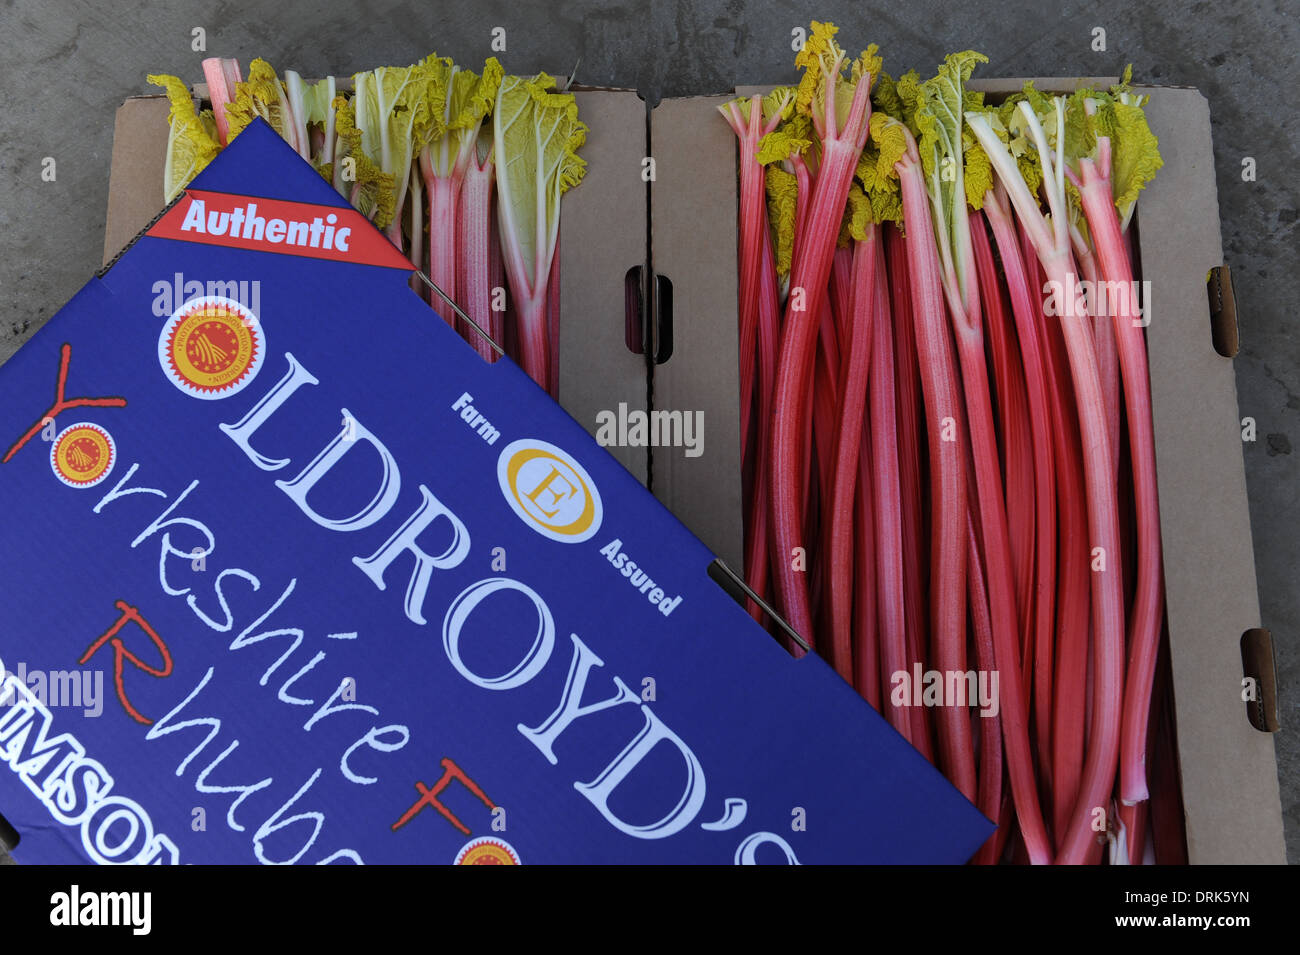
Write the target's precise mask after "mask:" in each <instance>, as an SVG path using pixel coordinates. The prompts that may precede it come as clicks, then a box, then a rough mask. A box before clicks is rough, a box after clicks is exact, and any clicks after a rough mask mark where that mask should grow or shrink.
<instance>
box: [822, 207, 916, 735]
mask: <svg viewBox="0 0 1300 955" xmlns="http://www.w3.org/2000/svg"><path fill="white" fill-rule="evenodd" d="M878 235H879V230H878V229H877V227H876V226H875V225H873V224H870V223H868V225H867V238H866V239H865V240H857V241H855V242H854V246H853V278H852V295H851V296H850V299H851V302H852V305H851V307H850V312H851V317H850V321H849V322H848V323H847V325H848V327H847V329H846V331H847V334H848V336H849V341H848V342H847V348H848V359H847V364H846V373H845V375H844V377H843V379H842V384H843V387H842V388H841V390H840V395H839V413H838V423H839V427H838V436H837V438H836V441H835V446H834V474H833V478H832V490H831V506H830V512H829V515H828V520H827V521H826V525H825V527H824V528H823V529H824V531H825V533H826V534H828V535H829V537H830V563H829V573H830V611H831V613H830V617H831V621H830V623H831V625H830V631H831V654H830V662H831V665H832V666H834V667H835V669H836V670H837V671H838V672H839V674H840V675H841V676H842V677H844V678H845V679H846V680H848V681H849V682H853V654H852V646H853V606H854V599H855V594H854V590H855V588H854V585H853V540H854V534H853V524H854V521H853V509H854V508H853V499H854V490H855V488H856V487H857V479H858V463H859V461H858V459H859V454H858V449H859V446H860V443H861V440H862V418H863V410H864V406H865V404H866V397H867V376H868V373H869V372H870V370H871V351H872V347H871V346H872V339H873V336H874V334H875V331H874V328H873V325H875V324H876V323H878V322H879V321H881V320H882V319H883V316H881V315H879V313H878V312H877V307H878V304H879V302H878V298H877V294H876V284H877V278H876V264H877V262H876V258H877V257H876V247H877V245H878V238H877V237H878ZM891 384H892V382H891ZM866 502H867V505H868V507H867V509H868V510H869V509H870V506H871V498H870V496H867V497H866ZM867 589H868V590H872V591H873V587H872V583H871V580H870V578H868V579H867ZM873 592H874V591H873ZM856 598H857V600H858V602H859V603H861V602H863V601H864V600H865V595H864V593H863V592H862V591H860V590H859V592H858V593H857V594H856ZM872 616H873V617H874V614H873V615H872ZM871 627H872V628H873V629H874V627H875V620H874V619H872V620H871ZM895 663H896V666H895V667H894V668H893V669H890V668H889V667H886V672H888V673H893V672H894V670H895V669H901V668H902V666H901V664H902V655H901V653H900V654H899V657H898V659H897V660H896V661H895ZM872 689H874V690H875V691H877V693H878V691H879V685H878V684H877V686H876V687H874V688H872ZM890 709H891V718H893V717H894V713H893V710H894V708H892V707H891V708H890Z"/></svg>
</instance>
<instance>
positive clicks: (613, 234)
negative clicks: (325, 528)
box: [104, 83, 734, 484]
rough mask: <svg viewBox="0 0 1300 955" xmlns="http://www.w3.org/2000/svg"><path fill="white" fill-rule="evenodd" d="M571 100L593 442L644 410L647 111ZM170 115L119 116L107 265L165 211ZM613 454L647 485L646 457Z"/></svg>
mask: <svg viewBox="0 0 1300 955" xmlns="http://www.w3.org/2000/svg"><path fill="white" fill-rule="evenodd" d="M347 85H349V84H348V83H342V84H341V86H344V87H345V86H347ZM193 92H194V95H195V98H196V100H198V101H200V102H201V101H202V99H203V97H204V96H206V94H207V87H206V85H205V84H198V85H196V86H195V87H193ZM574 95H575V96H576V97H577V100H578V114H579V116H580V117H581V118H582V120H583V121H584V122H585V123H586V124H587V125H588V126H589V127H590V132H589V133H588V136H587V142H586V145H585V146H584V147H583V148H582V153H581V154H582V156H583V158H585V159H586V160H587V174H586V177H585V179H584V180H583V182H582V185H581V186H580V187H579V188H577V189H574V190H572V191H571V192H569V193H567V194H566V196H565V198H564V207H563V215H562V216H561V228H560V262H561V269H560V281H561V289H560V295H561V312H562V313H563V315H564V321H563V322H561V325H560V384H559V400H560V404H561V405H563V406H564V408H565V410H566V411H568V412H569V414H571V415H572V416H573V417H574V418H575V419H576V420H578V421H579V422H581V423H582V425H583V426H584V427H585V428H586V429H587V430H588V431H589V432H591V433H592V434H593V435H594V434H595V433H596V430H597V423H596V414H597V413H598V412H600V411H603V410H609V411H612V412H617V411H618V408H619V405H620V403H621V404H625V405H626V406H627V408H628V410H629V411H638V410H639V411H645V409H646V374H645V359H644V357H643V356H642V355H639V354H635V353H633V352H632V351H630V350H629V349H628V348H627V346H626V345H625V344H624V285H623V278H624V275H625V274H626V273H627V270H628V269H629V268H633V267H635V266H643V265H644V264H645V258H646V226H645V221H646V190H645V184H644V182H643V181H642V180H641V160H642V157H644V156H645V155H646V152H647V150H646V146H645V138H646V115H645V102H644V101H643V100H642V99H641V98H640V97H638V96H637V94H636V93H634V92H631V91H627V90H596V89H583V90H575V91H574ZM167 112H168V105H167V99H166V98H165V97H163V96H133V97H131V98H130V99H128V100H126V102H124V103H123V104H122V105H121V106H120V107H119V108H118V111H117V121H116V124H115V127H114V133H113V164H112V170H111V173H110V179H109V193H108V219H107V226H106V228H105V235H104V261H105V262H108V261H109V260H110V259H112V258H113V257H114V256H115V255H117V253H118V252H119V251H121V249H122V248H123V247H124V246H125V245H126V244H127V243H128V242H130V241H131V239H132V238H133V237H134V236H135V235H136V234H137V233H138V232H139V231H140V230H141V229H142V228H144V226H145V225H147V224H148V223H149V221H150V220H151V219H152V218H153V217H154V216H155V215H157V214H158V213H159V212H160V211H161V210H162V208H163V204H164V203H163V187H162V183H163V169H164V160H165V157H166V151H167ZM733 281H734V279H733ZM733 297H734V292H733ZM609 451H610V453H611V454H613V455H614V457H615V458H617V459H618V461H619V462H620V463H621V464H622V465H623V466H624V467H625V468H627V469H628V470H629V471H630V472H632V474H633V475H635V476H636V478H637V480H639V481H641V482H642V483H643V484H644V483H645V482H646V475H647V471H648V467H649V455H648V449H647V448H645V447H610V448H609Z"/></svg>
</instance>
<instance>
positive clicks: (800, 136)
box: [758, 113, 814, 165]
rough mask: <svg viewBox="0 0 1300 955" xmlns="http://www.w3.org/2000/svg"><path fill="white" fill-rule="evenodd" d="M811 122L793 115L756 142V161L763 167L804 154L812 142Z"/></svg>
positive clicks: (801, 114)
mask: <svg viewBox="0 0 1300 955" xmlns="http://www.w3.org/2000/svg"><path fill="white" fill-rule="evenodd" d="M813 138H814V136H813V130H812V121H811V120H810V119H809V118H808V116H807V115H806V114H804V113H795V114H793V115H792V116H790V117H789V118H788V119H786V120H784V121H783V122H782V123H781V125H779V126H777V128H776V129H774V130H772V131H771V132H770V133H768V134H767V135H766V136H764V137H763V138H762V139H760V140H759V141H758V161H759V162H760V163H762V164H763V165H769V164H771V163H776V162H780V161H781V160H783V159H789V158H790V157H791V156H794V155H796V154H800V155H802V154H803V153H806V152H807V151H808V149H809V147H810V146H811V145H812V142H813Z"/></svg>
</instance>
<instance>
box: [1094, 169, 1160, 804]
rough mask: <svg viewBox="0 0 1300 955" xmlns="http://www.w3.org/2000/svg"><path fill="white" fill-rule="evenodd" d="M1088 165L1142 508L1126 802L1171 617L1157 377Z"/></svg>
mask: <svg viewBox="0 0 1300 955" xmlns="http://www.w3.org/2000/svg"><path fill="white" fill-rule="evenodd" d="M1080 167H1081V170H1080V171H1081V175H1082V181H1081V183H1080V190H1079V191H1080V195H1081V196H1082V199H1083V208H1084V214H1085V215H1086V216H1087V219H1088V229H1089V231H1090V232H1091V233H1092V237H1093V242H1094V243H1095V245H1096V249H1097V256H1098V258H1099V259H1100V260H1101V263H1100V264H1101V273H1102V277H1103V279H1104V280H1105V282H1106V287H1107V288H1109V289H1116V290H1118V291H1119V301H1118V302H1115V301H1107V302H1106V303H1105V307H1104V308H1103V309H1102V310H1101V311H1102V316H1103V318H1105V317H1106V316H1107V315H1109V316H1110V317H1111V319H1112V320H1113V327H1114V330H1115V343H1116V345H1117V348H1118V352H1119V362H1120V370H1121V372H1122V374H1123V379H1124V404H1125V407H1126V409H1127V411H1128V434H1129V452H1130V455H1131V457H1132V461H1133V493H1134V499H1135V505H1136V510H1137V568H1136V569H1137V589H1136V591H1135V594H1134V598H1133V608H1132V614H1131V616H1130V619H1129V651H1128V659H1129V666H1128V675H1127V685H1126V687H1125V692H1124V710H1123V729H1122V731H1121V739H1120V753H1121V757H1120V798H1121V799H1122V800H1123V801H1124V802H1126V803H1134V802H1140V801H1142V800H1144V799H1146V798H1148V796H1149V790H1148V787H1147V783H1146V768H1145V764H1146V739H1147V732H1146V730H1147V724H1148V720H1149V717H1150V711H1151V690H1152V684H1153V681H1154V678H1155V668H1156V657H1157V655H1158V652H1159V648H1160V627H1161V621H1162V620H1163V618H1164V588H1163V581H1162V568H1161V553H1160V503H1159V491H1158V485H1157V482H1156V456H1155V435H1154V431H1153V425H1152V418H1151V383H1150V378H1149V377H1148V370H1147V355H1146V346H1145V343H1144V342H1143V340H1142V326H1141V324H1139V323H1140V322H1141V321H1142V320H1141V319H1140V317H1139V315H1138V309H1137V303H1136V301H1135V296H1134V294H1133V274H1132V268H1131V266H1130V264H1129V257H1128V253H1127V250H1126V248H1125V246H1124V239H1123V236H1122V235H1121V233H1120V228H1119V218H1118V216H1117V214H1116V212H1115V204H1114V201H1113V199H1112V197H1111V185H1110V177H1109V175H1106V174H1104V172H1101V171H1099V170H1098V169H1097V168H1096V167H1094V166H1093V164H1092V163H1091V162H1089V161H1088V160H1084V161H1083V162H1082V163H1081V164H1080Z"/></svg>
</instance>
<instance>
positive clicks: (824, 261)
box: [768, 81, 871, 645]
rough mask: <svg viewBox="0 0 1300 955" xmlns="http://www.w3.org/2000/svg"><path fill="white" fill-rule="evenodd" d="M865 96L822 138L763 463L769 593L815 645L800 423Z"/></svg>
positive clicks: (862, 134)
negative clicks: (768, 507) (800, 554)
mask: <svg viewBox="0 0 1300 955" xmlns="http://www.w3.org/2000/svg"><path fill="white" fill-rule="evenodd" d="M869 94H870V84H869V83H867V82H865V81H864V82H860V83H859V84H858V85H857V87H856V88H855V90H854V95H853V101H852V104H851V107H850V110H849V117H848V120H847V122H846V123H845V126H844V129H843V130H841V131H840V133H839V134H838V135H837V134H835V133H834V132H830V133H828V135H827V136H826V138H825V139H824V140H823V142H822V157H821V167H820V169H819V170H818V174H817V184H816V185H815V186H814V187H813V195H812V203H811V205H810V207H809V210H808V218H807V220H806V224H805V229H804V235H803V241H802V243H801V247H800V248H799V250H798V255H797V257H796V260H795V262H794V266H793V269H792V271H791V279H790V297H789V302H788V304H787V306H786V315H785V321H784V323H783V327H782V333H781V338H782V340H781V352H780V362H779V365H778V369H777V381H776V400H775V402H774V405H773V425H772V450H771V453H770V455H769V456H768V464H769V467H770V468H771V492H772V531H773V567H774V568H775V571H776V573H775V579H776V592H777V596H778V598H779V602H780V605H781V609H782V610H783V611H784V613H785V616H786V619H787V620H788V621H789V623H790V625H791V626H792V627H793V628H794V629H795V631H796V632H797V633H799V634H800V635H802V636H803V637H804V639H805V640H807V641H808V642H809V643H810V645H813V644H814V641H815V635H814V633H813V617H812V607H811V604H810V602H809V599H808V582H807V579H806V575H805V574H804V573H803V571H801V570H799V569H797V566H798V565H797V564H796V563H795V559H794V555H795V554H796V553H797V551H796V548H807V547H808V544H809V542H808V541H806V540H804V534H803V529H802V526H801V524H802V520H801V514H802V509H803V508H802V505H803V501H802V499H801V496H800V488H801V486H802V480H801V478H802V476H801V473H800V467H799V465H800V461H799V456H800V451H801V445H802V442H801V440H800V437H801V431H800V429H801V428H802V426H803V424H804V408H805V406H806V404H807V400H808V390H809V385H810V381H811V378H812V371H813V368H812V366H813V359H814V358H815V353H814V349H815V346H816V338H817V331H818V324H819V321H820V319H821V314H822V312H821V304H822V301H823V299H824V298H825V295H826V286H827V281H828V279H829V278H830V269H831V259H832V258H833V256H834V254H835V240H836V238H837V237H838V235H839V226H840V222H841V220H842V219H843V216H844V205H845V203H846V202H847V200H848V193H849V186H850V185H851V183H852V180H853V173H854V169H855V167H856V166H857V161H858V156H859V154H860V153H861V152H862V148H863V146H864V145H865V144H866V139H867V132H868V129H869V120H870V114H871V100H870V95H869ZM805 553H810V551H807V550H805Z"/></svg>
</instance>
